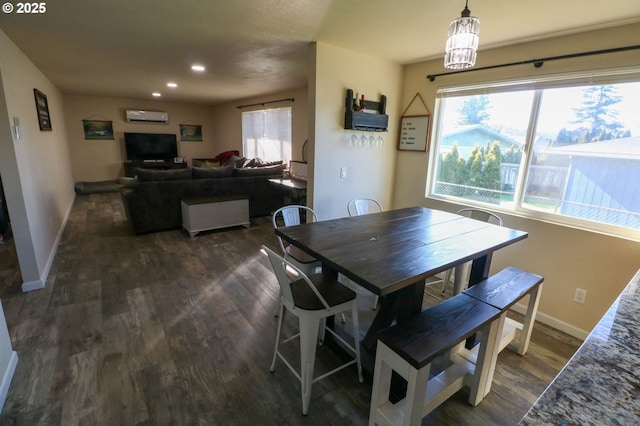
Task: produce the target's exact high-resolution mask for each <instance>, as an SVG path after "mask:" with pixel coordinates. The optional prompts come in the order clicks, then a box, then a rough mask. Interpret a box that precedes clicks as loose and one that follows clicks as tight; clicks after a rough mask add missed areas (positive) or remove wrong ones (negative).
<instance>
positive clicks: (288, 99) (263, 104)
mask: <svg viewBox="0 0 640 426" xmlns="http://www.w3.org/2000/svg"><path fill="white" fill-rule="evenodd" d="M294 100H295V98H286V99H277V100H275V101H267V102H258V103H257V104H247V105H238V106H237V107H236V108H238V109H242V108H246V107H251V106H258V105H260V106H265V105H266V104H274V103H276V102H284V101H291V102H293V101H294Z"/></svg>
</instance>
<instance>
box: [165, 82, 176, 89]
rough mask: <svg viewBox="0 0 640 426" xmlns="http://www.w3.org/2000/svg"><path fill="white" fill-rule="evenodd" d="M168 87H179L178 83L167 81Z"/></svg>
mask: <svg viewBox="0 0 640 426" xmlns="http://www.w3.org/2000/svg"><path fill="white" fill-rule="evenodd" d="M167 87H171V88H176V87H178V83H172V82H169V83H167Z"/></svg>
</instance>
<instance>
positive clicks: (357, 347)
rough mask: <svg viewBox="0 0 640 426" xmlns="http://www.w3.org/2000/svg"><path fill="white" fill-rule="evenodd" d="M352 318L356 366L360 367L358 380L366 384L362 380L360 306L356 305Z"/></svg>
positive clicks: (352, 309) (352, 310)
mask: <svg viewBox="0 0 640 426" xmlns="http://www.w3.org/2000/svg"><path fill="white" fill-rule="evenodd" d="M351 318H352V321H353V348H354V349H355V350H356V365H357V366H358V380H359V381H360V383H363V382H364V379H363V378H362V363H361V362H360V327H359V325H358V304H357V303H354V304H353V307H352V308H351Z"/></svg>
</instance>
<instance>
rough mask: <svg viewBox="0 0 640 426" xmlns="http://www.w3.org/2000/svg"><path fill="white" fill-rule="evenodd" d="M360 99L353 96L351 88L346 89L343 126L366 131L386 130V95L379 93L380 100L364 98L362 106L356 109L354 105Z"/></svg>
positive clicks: (360, 101)
mask: <svg viewBox="0 0 640 426" xmlns="http://www.w3.org/2000/svg"><path fill="white" fill-rule="evenodd" d="M361 103H362V100H358V99H356V98H354V97H353V90H351V89H347V96H346V99H345V113H344V128H345V129H352V130H362V131H368V132H386V131H387V129H388V127H389V116H388V115H387V114H385V110H386V108H387V97H386V96H385V95H380V101H379V102H375V101H369V100H366V99H365V100H364V108H362V107H361V108H360V109H361V110H360V111H358V110H357V108H356V105H358V104H361Z"/></svg>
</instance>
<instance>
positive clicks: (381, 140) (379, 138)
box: [376, 136, 384, 148]
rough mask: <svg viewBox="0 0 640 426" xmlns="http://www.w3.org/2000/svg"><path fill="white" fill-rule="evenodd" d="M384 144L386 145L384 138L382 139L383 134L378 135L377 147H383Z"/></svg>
mask: <svg viewBox="0 0 640 426" xmlns="http://www.w3.org/2000/svg"><path fill="white" fill-rule="evenodd" d="M382 145H384V139H382V136H378V139H376V147H377V148H382Z"/></svg>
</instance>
